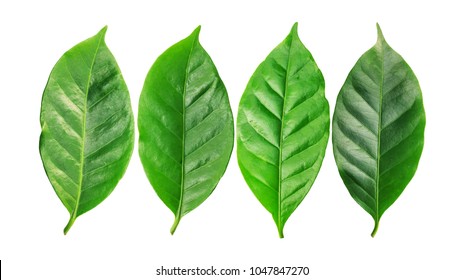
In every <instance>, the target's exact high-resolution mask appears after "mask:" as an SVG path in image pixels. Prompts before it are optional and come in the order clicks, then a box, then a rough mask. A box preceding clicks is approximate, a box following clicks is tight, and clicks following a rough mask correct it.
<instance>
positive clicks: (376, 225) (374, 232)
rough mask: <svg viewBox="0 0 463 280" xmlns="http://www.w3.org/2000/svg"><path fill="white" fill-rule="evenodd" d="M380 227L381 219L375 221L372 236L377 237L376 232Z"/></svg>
mask: <svg viewBox="0 0 463 280" xmlns="http://www.w3.org/2000/svg"><path fill="white" fill-rule="evenodd" d="M378 227H379V221H375V228H374V229H373V232H372V233H371V237H375V235H376V232H377V231H378Z"/></svg>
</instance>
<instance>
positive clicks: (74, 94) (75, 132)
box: [40, 27, 134, 234]
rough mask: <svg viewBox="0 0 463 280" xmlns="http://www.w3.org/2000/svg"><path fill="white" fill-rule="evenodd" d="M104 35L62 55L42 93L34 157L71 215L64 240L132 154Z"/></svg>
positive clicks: (125, 102) (130, 130)
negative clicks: (42, 166) (38, 136)
mask: <svg viewBox="0 0 463 280" xmlns="http://www.w3.org/2000/svg"><path fill="white" fill-rule="evenodd" d="M105 33H106V27H105V28H103V29H102V30H101V31H100V32H99V33H98V34H97V35H95V36H94V37H92V38H89V39H87V40H85V41H83V42H81V43H79V44H78V45H76V46H74V47H73V48H72V49H70V50H69V51H67V52H66V53H65V54H64V55H63V56H62V57H61V58H60V59H59V60H58V62H57V63H56V65H55V67H54V68H53V70H52V72H51V74H50V77H49V79H48V83H47V86H46V88H45V91H44V93H43V99H42V108H41V112H40V124H41V126H42V134H41V135H40V155H41V157H42V161H43V165H44V167H45V171H46V173H47V175H48V179H49V180H50V182H51V184H52V185H53V188H54V189H55V192H56V194H57V195H58V197H59V198H60V199H61V202H62V203H63V204H64V206H65V207H66V208H67V210H68V211H69V213H70V214H71V217H70V220H69V223H68V224H67V226H66V228H65V229H64V233H65V234H66V233H67V232H68V230H69V229H70V228H71V226H72V224H73V223H74V221H75V219H76V218H77V217H78V216H80V215H82V214H83V213H85V212H87V211H89V210H91V209H92V208H94V207H95V206H97V205H98V204H99V203H100V202H102V201H103V200H104V199H105V198H106V197H107V196H108V195H109V194H110V193H111V192H112V191H113V189H114V188H115V186H116V184H117V183H118V181H119V180H120V179H121V178H122V176H123V175H124V172H125V170H126V168H127V165H128V163H129V160H130V156H131V155H132V150H133V142H134V124H133V114H132V108H131V105H130V96H129V92H128V90H127V86H126V85H125V82H124V80H123V78H122V75H121V72H120V70H119V67H118V66H117V63H116V60H115V59H114V57H113V55H112V54H111V52H110V51H109V49H108V47H107V46H106V44H105V42H104V36H105Z"/></svg>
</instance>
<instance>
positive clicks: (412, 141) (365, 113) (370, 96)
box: [333, 26, 426, 236]
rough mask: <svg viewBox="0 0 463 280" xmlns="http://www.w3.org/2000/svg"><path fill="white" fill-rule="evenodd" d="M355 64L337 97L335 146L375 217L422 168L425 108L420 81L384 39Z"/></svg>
mask: <svg viewBox="0 0 463 280" xmlns="http://www.w3.org/2000/svg"><path fill="white" fill-rule="evenodd" d="M377 28H378V41H377V42H376V45H375V46H373V48H371V49H370V50H368V51H367V52H366V53H365V54H363V55H362V57H360V59H359V60H358V61H357V63H356V64H355V66H354V68H353V69H352V70H351V72H350V73H349V76H348V77H347V79H346V82H345V83H344V85H343V87H342V89H341V91H340V93H339V95H338V99H337V101H336V108H335V110H334V116H333V149H334V156H335V159H336V164H337V165H338V169H339V173H340V174H341V177H342V179H343V181H344V184H345V185H346V187H347V189H348V190H349V192H350V194H351V195H352V197H353V198H354V199H355V201H357V203H358V204H360V206H362V207H363V209H365V211H367V212H368V213H370V215H371V216H372V217H373V219H374V220H375V227H374V229H373V232H372V236H374V235H375V233H376V231H377V230H378V224H379V220H380V218H381V216H382V215H383V213H384V212H385V211H386V209H388V208H389V206H391V205H392V204H393V203H394V201H395V200H396V199H397V198H398V197H399V196H400V194H401V193H402V191H403V190H404V189H405V187H406V186H407V184H408V182H410V180H411V179H412V177H413V175H414V174H415V171H416V169H417V167H418V161H419V159H420V156H421V151H422V150H423V142H424V127H425V122H426V121H425V113H424V107H423V98H422V95H421V89H420V86H419V84H418V80H417V79H416V77H415V74H414V73H413V71H412V69H411V68H410V67H409V66H408V65H407V63H406V62H405V60H403V58H402V57H401V56H400V55H399V54H398V53H396V52H395V51H394V50H393V49H392V48H391V47H390V46H389V45H388V44H387V43H386V41H385V40H384V37H383V34H382V33H381V29H380V28H379V26H377Z"/></svg>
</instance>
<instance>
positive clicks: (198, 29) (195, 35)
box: [191, 25, 201, 37]
mask: <svg viewBox="0 0 463 280" xmlns="http://www.w3.org/2000/svg"><path fill="white" fill-rule="evenodd" d="M200 31H201V25H198V27H196V28H195V30H193V32H192V33H191V35H192V36H194V37H199V32H200Z"/></svg>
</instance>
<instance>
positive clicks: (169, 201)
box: [138, 27, 234, 234]
mask: <svg viewBox="0 0 463 280" xmlns="http://www.w3.org/2000/svg"><path fill="white" fill-rule="evenodd" d="M199 31H200V27H198V28H197V29H196V30H195V31H193V33H192V34H191V35H190V36H189V37H187V38H186V39H184V40H182V41H180V42H178V43H177V44H175V45H173V46H172V47H170V48H169V49H167V50H166V51H165V52H164V53H163V54H161V56H159V57H158V59H157V60H156V61H155V62H154V64H153V66H152V67H151V69H150V71H149V72H148V75H147V77H146V80H145V84H144V87H143V91H142V93H141V96H140V103H139V109H138V130H139V132H140V139H139V153H140V158H141V161H142V164H143V167H144V169H145V173H146V175H147V177H148V179H149V181H150V183H151V185H152V186H153V188H154V190H155V191H156V193H157V194H158V196H159V197H160V198H161V200H162V201H163V202H164V204H165V205H166V206H167V207H168V208H169V209H170V210H171V211H172V212H173V213H174V214H175V222H174V224H173V226H172V229H171V233H172V234H173V233H174V232H175V229H176V228H177V226H178V223H179V222H180V219H181V218H182V217H183V216H185V215H186V214H187V213H188V212H190V211H192V210H193V209H195V208H196V207H198V206H199V205H200V204H201V203H202V202H203V201H204V200H206V199H207V198H208V197H209V195H210V194H211V193H212V191H213V190H214V189H215V187H216V185H217V184H218V182H219V180H220V178H221V177H222V175H223V174H224V172H225V169H226V168H227V165H228V162H229V160H230V155H231V151H232V149H233V133H234V131H233V116H232V112H231V109H230V104H229V102H228V95H227V91H226V89H225V86H224V84H223V82H222V80H221V79H220V77H219V74H218V72H217V69H216V68H215V65H214V63H213V62H212V60H211V58H210V57H209V55H208V54H207V52H206V51H205V50H204V49H203V47H202V46H201V45H200V43H199V41H198V37H199Z"/></svg>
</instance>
